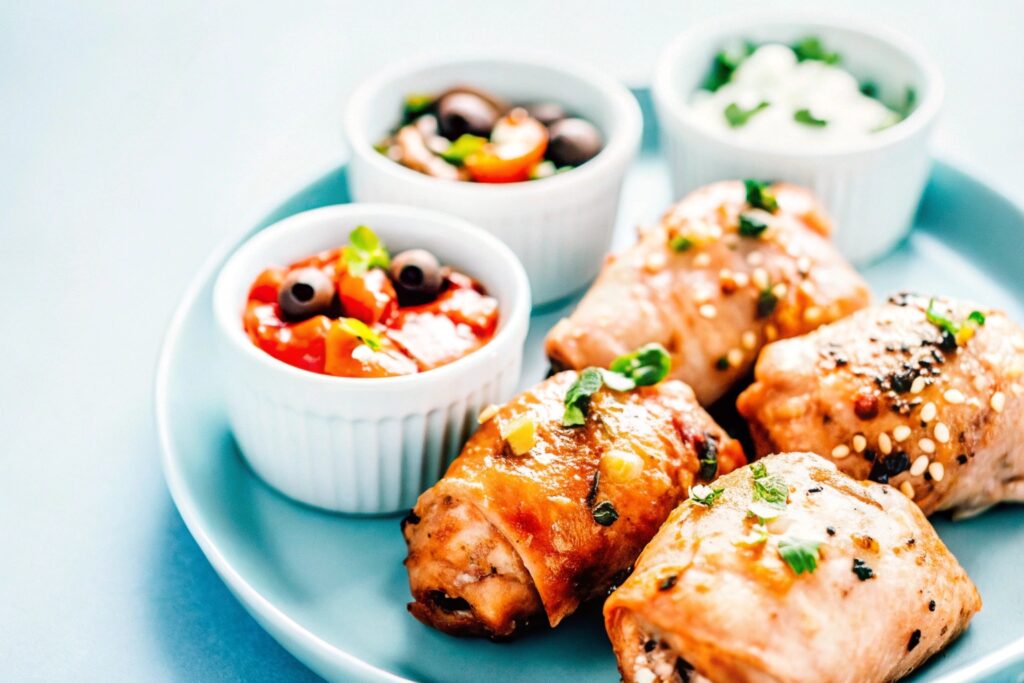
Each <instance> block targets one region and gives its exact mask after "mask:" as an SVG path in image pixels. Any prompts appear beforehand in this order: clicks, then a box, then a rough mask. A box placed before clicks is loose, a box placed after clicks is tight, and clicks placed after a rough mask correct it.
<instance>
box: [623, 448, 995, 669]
mask: <svg viewBox="0 0 1024 683" xmlns="http://www.w3.org/2000/svg"><path fill="white" fill-rule="evenodd" d="M712 486H714V487H715V489H720V492H719V493H718V494H717V498H714V499H713V500H707V499H705V500H706V501H707V502H706V503H705V504H700V503H698V502H697V498H696V493H695V494H694V498H693V499H691V500H690V501H687V502H686V503H684V504H682V505H680V506H679V507H678V508H677V509H676V510H675V511H674V512H673V513H672V515H671V516H670V517H669V519H668V521H667V522H666V523H665V525H664V526H663V527H662V528H661V530H660V531H659V532H658V535H657V536H655V537H654V539H653V540H652V541H651V543H650V545H648V546H647V548H646V549H645V550H644V551H643V553H642V554H641V555H640V558H639V559H638V560H637V562H636V569H635V570H634V572H633V574H632V575H631V576H630V577H629V579H627V580H626V581H625V583H623V584H622V586H621V587H620V588H618V589H617V590H616V591H615V592H614V593H612V595H611V596H610V597H609V598H608V601H607V602H606V603H605V606H604V617H605V626H606V628H607V630H608V635H609V637H610V638H611V641H612V645H613V647H614V649H615V655H616V657H617V658H618V661H619V669H620V671H621V673H622V678H623V680H624V681H625V682H626V683H655V682H656V681H657V682H661V683H681V682H686V681H721V682H725V681H728V682H729V683H740V682H747V681H750V682H754V681H756V682H758V683H783V682H786V683H804V682H807V683H819V682H821V681H829V682H830V683H871V682H873V681H877V682H882V681H892V680H895V679H897V678H900V677H902V676H905V675H906V674H908V673H909V672H910V671H912V670H913V669H915V668H916V667H918V666H919V665H920V664H921V663H922V662H924V661H925V660H927V659H928V658H929V657H931V656H932V655H934V654H935V653H936V652H938V651H939V650H941V649H942V648H943V647H945V646H946V645H947V644H948V643H949V642H951V641H952V640H954V639H955V638H956V637H957V636H958V635H959V634H960V633H961V632H962V631H963V630H964V629H965V628H967V625H968V623H969V622H970V620H971V617H972V616H973V615H974V613H975V612H977V611H978V610H979V609H980V608H981V599H980V597H979V596H978V592H977V590H976V589H975V587H974V584H973V583H972V582H971V579H970V578H969V577H968V576H967V573H966V572H965V571H964V570H963V568H962V567H961V566H960V565H959V564H958V563H957V561H956V558H954V557H953V555H952V554H950V552H949V550H948V549H947V548H946V546H945V545H943V543H942V541H941V540H940V539H939V537H938V535H937V534H936V533H935V530H934V529H933V528H932V527H931V525H930V524H929V523H928V521H927V520H926V519H925V517H924V515H923V514H922V513H921V511H920V509H919V508H917V506H915V505H914V504H913V503H911V502H910V501H909V500H908V499H907V498H906V497H905V496H902V495H900V494H899V493H898V492H897V491H895V490H894V489H892V488H890V487H889V486H886V485H882V484H875V483H873V482H857V481H854V480H853V479H851V478H850V477H848V476H846V475H845V474H843V473H841V472H839V471H837V469H836V468H835V466H834V465H833V464H832V463H830V462H828V461H827V460H825V459H823V458H821V457H819V456H817V455H814V454H811V453H786V454H782V455H772V456H769V457H767V458H764V459H763V460H760V461H758V462H756V463H754V464H752V465H749V466H747V467H743V468H741V469H738V470H736V471H735V472H733V473H732V474H728V475H726V476H724V477H722V478H721V479H719V480H718V481H716V482H715V483H714V484H712ZM714 495H715V494H712V497H714ZM768 501H772V502H771V503H769V502H768ZM764 515H769V516H772V517H773V518H772V519H770V520H765V519H763V516H764Z"/></svg>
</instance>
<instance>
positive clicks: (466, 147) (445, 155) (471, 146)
mask: <svg viewBox="0 0 1024 683" xmlns="http://www.w3.org/2000/svg"><path fill="white" fill-rule="evenodd" d="M486 144H487V138H482V137H480V136H478V135H470V134H469V133H465V134H463V135H460V136H459V137H458V138H457V139H456V140H455V142H453V143H451V144H450V145H448V149H446V150H445V151H443V152H441V158H442V159H444V160H445V161H447V162H448V163H449V164H455V165H456V166H462V165H463V164H464V163H466V158H467V157H469V156H470V155H471V154H476V153H477V152H479V151H480V150H481V149H483V148H484V145H486ZM548 163H550V162H548ZM551 166H552V173H554V164H551Z"/></svg>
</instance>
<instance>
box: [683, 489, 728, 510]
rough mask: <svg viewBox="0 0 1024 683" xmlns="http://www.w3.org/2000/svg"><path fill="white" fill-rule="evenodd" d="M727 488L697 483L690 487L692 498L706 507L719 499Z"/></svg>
mask: <svg viewBox="0 0 1024 683" xmlns="http://www.w3.org/2000/svg"><path fill="white" fill-rule="evenodd" d="M723 491H725V489H722V488H711V487H710V486H707V485H705V484H697V485H696V486H691V487H690V492H689V493H690V500H692V501H693V502H694V503H697V504H699V505H703V506H704V507H708V508H709V507H711V506H712V505H714V504H715V501H716V500H718V497H719V496H721V495H722V492H723Z"/></svg>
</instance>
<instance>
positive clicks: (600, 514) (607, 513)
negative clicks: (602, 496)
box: [590, 500, 619, 526]
mask: <svg viewBox="0 0 1024 683" xmlns="http://www.w3.org/2000/svg"><path fill="white" fill-rule="evenodd" d="M590 512H591V514H592V515H593V516H594V521H595V522H597V523H598V524H600V525H601V526H611V525H612V524H614V523H615V520H617V519H618V518H619V512H618V511H617V510H616V509H615V506H614V505H612V502H611V501H610V500H604V501H601V502H600V503H598V504H597V505H595V506H594V509H593V510H591V511H590Z"/></svg>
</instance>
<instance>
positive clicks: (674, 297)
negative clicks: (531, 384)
mask: <svg viewBox="0 0 1024 683" xmlns="http://www.w3.org/2000/svg"><path fill="white" fill-rule="evenodd" d="M767 191H768V192H770V193H771V196H773V197H774V198H775V199H776V200H777V205H778V207H777V209H776V210H775V211H774V213H772V212H769V211H767V210H765V209H761V208H753V207H752V206H751V204H749V203H748V201H747V194H746V191H745V189H744V183H742V182H740V181H728V182H720V183H715V184H713V185H708V186H707V187H704V188H701V189H699V190H697V191H695V192H693V193H692V194H690V195H689V196H687V197H686V198H685V199H683V200H682V201H681V202H679V203H678V204H676V205H675V206H673V207H672V208H671V209H669V211H668V212H667V213H666V214H665V215H664V217H663V218H662V220H661V223H660V224H659V225H657V226H654V227H652V228H648V229H646V230H643V231H642V232H641V235H640V238H639V241H638V242H637V243H636V244H635V245H634V246H633V247H631V248H629V249H627V250H626V251H624V252H623V253H621V254H617V255H612V256H609V257H608V261H607V263H606V264H605V266H604V268H603V270H602V271H601V274H600V275H599V276H598V278H597V280H596V281H595V282H594V284H593V286H592V287H591V288H590V291H589V292H588V293H587V294H586V296H585V297H584V298H583V300H582V301H581V302H580V304H579V306H578V307H577V308H576V310H575V311H574V312H573V313H572V315H571V316H569V317H568V318H565V319H563V320H561V321H560V322H559V323H558V324H557V325H556V326H555V327H554V328H553V329H552V330H551V332H550V333H549V334H548V337H547V340H546V350H547V354H548V356H549V357H550V358H551V361H552V365H554V366H555V367H562V368H575V369H580V368H583V367H586V366H588V365H596V366H601V367H606V366H607V365H608V363H609V362H610V361H611V360H612V359H613V358H615V357H616V356H618V355H621V354H623V353H626V352H627V351H630V350H632V349H634V348H636V347H638V346H640V345H642V344H646V343H648V342H657V343H660V344H661V345H662V346H664V347H665V348H666V349H668V351H669V353H670V354H671V355H672V374H671V375H670V377H672V378H675V379H680V380H682V381H684V382H686V383H687V384H689V385H690V386H691V387H693V390H694V391H695V392H696V394H697V399H698V400H699V401H700V402H701V404H703V405H708V404H709V403H712V402H713V401H714V400H715V399H717V398H719V397H720V396H721V395H722V394H724V393H725V392H726V391H727V390H728V389H729V388H730V387H731V386H732V384H733V383H735V382H736V381H737V380H738V379H740V378H742V377H744V376H746V375H747V374H748V373H749V371H750V368H751V366H752V365H753V363H754V360H755V359H756V358H757V352H758V350H759V349H760V348H761V346H762V345H763V344H765V343H766V342H770V341H772V340H774V339H778V338H783V337H792V336H794V335H798V334H803V333H804V332H808V331H810V330H813V329H814V328H816V327H817V326H819V325H821V324H823V323H827V322H831V321H833V320H836V319H838V318H841V317H843V316H844V315H847V314H849V313H851V312H853V311H855V310H857V309H860V308H863V307H864V306H866V305H867V304H868V297H869V294H868V289H867V286H866V285H865V284H864V282H863V280H861V278H860V276H858V275H857V273H856V272H855V271H854V270H853V269H852V268H851V267H850V266H849V265H848V264H847V263H846V261H844V260H843V257H842V256H840V255H839V253H838V252H837V251H836V250H835V248H834V247H833V246H832V244H831V242H829V240H828V233H829V230H830V224H829V221H828V219H827V218H826V217H825V215H824V213H823V211H822V209H821V207H819V205H818V204H817V202H816V201H815V199H814V197H813V196H812V195H811V194H810V192H808V191H807V190H805V189H803V188H799V187H795V186H793V185H786V184H775V185H771V186H770V187H769V188H768V190H767ZM741 214H742V216H743V218H742V220H743V222H744V225H743V226H741V225H740V222H741ZM744 235H747V236H744Z"/></svg>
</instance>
